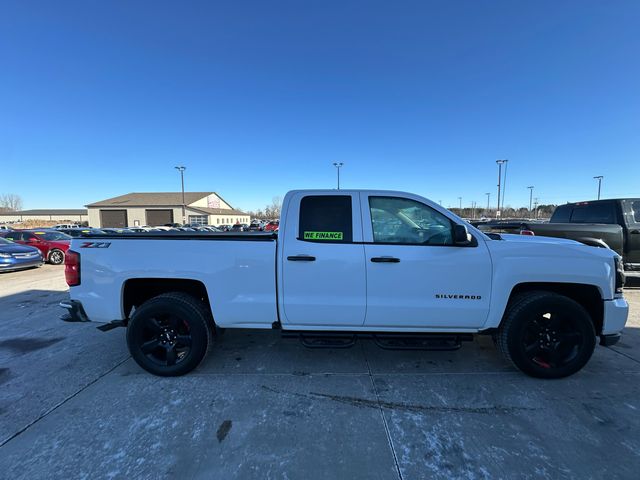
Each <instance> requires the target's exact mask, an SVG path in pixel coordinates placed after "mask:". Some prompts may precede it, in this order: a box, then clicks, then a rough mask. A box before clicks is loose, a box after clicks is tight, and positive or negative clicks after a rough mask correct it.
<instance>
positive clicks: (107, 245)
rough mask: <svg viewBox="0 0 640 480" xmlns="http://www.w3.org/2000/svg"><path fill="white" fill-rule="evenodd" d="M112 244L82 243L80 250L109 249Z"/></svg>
mask: <svg viewBox="0 0 640 480" xmlns="http://www.w3.org/2000/svg"><path fill="white" fill-rule="evenodd" d="M110 246H111V242H82V245H80V248H109V247H110Z"/></svg>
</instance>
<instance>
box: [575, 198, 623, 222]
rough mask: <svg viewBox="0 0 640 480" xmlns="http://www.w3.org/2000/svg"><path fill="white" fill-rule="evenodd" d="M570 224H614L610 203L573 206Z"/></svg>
mask: <svg viewBox="0 0 640 480" xmlns="http://www.w3.org/2000/svg"><path fill="white" fill-rule="evenodd" d="M571 223H616V217H615V212H614V210H613V204H612V203H589V204H586V205H575V206H574V207H573V212H572V213H571Z"/></svg>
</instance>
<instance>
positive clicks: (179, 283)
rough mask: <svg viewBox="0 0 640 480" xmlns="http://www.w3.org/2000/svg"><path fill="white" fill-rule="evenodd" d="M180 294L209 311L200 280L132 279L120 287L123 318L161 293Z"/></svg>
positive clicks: (207, 296)
mask: <svg viewBox="0 0 640 480" xmlns="http://www.w3.org/2000/svg"><path fill="white" fill-rule="evenodd" d="M170 292H181V293H186V294H188V295H191V296H193V297H195V298H197V299H199V300H201V301H202V302H203V303H204V304H205V306H206V308H207V309H208V310H209V311H211V303H210V302H209V294H208V292H207V288H206V287H205V285H204V283H203V282H202V281H200V280H195V279H187V278H132V279H128V280H126V281H125V282H124V284H123V285H122V313H123V315H124V317H123V318H129V316H130V315H131V311H132V310H133V308H134V307H139V306H140V305H142V304H143V303H144V302H146V301H147V300H149V299H151V298H153V297H157V296H158V295H162V294H163V293H170Z"/></svg>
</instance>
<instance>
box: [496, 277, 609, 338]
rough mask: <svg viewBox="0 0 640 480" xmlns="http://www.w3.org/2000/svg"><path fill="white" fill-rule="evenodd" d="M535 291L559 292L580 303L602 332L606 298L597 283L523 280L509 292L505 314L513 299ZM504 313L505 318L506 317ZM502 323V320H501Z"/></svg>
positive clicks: (597, 330)
mask: <svg viewBox="0 0 640 480" xmlns="http://www.w3.org/2000/svg"><path fill="white" fill-rule="evenodd" d="M533 291H547V292H552V293H557V294H558V295H563V296H565V297H568V298H570V299H572V300H574V301H575V302H577V303H578V304H580V305H582V307H584V309H585V310H586V311H587V313H589V316H590V317H591V320H592V321H593V326H594V328H595V330H596V334H597V335H599V334H601V333H602V325H603V321H604V300H603V298H602V294H601V292H600V289H599V288H598V287H597V286H595V285H589V284H584V283H560V282H557V283H556V282H523V283H519V284H517V285H515V286H514V287H513V289H512V290H511V293H510V294H509V301H508V302H507V308H506V309H505V312H504V314H506V312H507V310H508V308H509V305H510V304H511V302H512V301H513V299H514V298H515V297H517V296H519V295H521V294H523V293H527V292H533ZM504 314H503V318H504ZM500 323H501V324H502V321H501V322H500Z"/></svg>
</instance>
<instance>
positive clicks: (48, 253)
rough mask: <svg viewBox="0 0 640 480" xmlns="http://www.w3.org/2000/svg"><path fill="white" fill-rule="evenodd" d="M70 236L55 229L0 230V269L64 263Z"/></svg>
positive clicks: (7, 269) (18, 268)
mask: <svg viewBox="0 0 640 480" xmlns="http://www.w3.org/2000/svg"><path fill="white" fill-rule="evenodd" d="M71 238H72V237H71V236H69V235H67V234H65V233H63V232H59V231H56V230H47V229H34V230H3V231H0V240H1V242H0V271H9V270H20V269H23V268H32V267H39V266H41V265H42V264H43V263H44V262H47V263H51V264H52V265H61V264H62V263H64V257H65V255H66V253H67V250H69V246H70V245H71Z"/></svg>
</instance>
